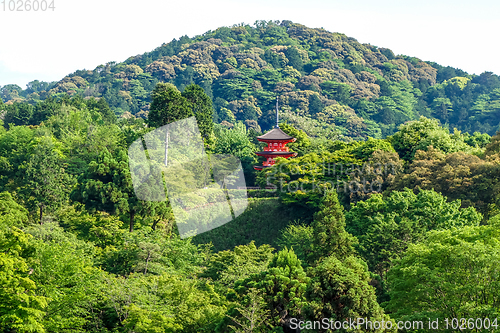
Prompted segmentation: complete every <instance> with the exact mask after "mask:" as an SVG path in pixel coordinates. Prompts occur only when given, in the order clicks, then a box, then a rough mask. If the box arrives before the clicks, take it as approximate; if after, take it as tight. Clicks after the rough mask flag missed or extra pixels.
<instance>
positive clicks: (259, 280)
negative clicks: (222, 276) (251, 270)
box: [228, 248, 309, 327]
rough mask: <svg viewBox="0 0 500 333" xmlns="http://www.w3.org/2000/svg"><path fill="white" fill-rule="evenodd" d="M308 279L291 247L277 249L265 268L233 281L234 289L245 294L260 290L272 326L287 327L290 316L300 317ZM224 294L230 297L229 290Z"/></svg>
mask: <svg viewBox="0 0 500 333" xmlns="http://www.w3.org/2000/svg"><path fill="white" fill-rule="evenodd" d="M308 282H309V278H308V277H307V275H306V273H305V272H304V269H303V268H302V265H301V263H300V260H299V259H298V258H297V256H296V255H295V253H294V252H293V250H292V249H290V250H288V249H286V248H285V249H283V250H281V251H280V252H278V253H277V254H276V255H275V256H274V257H273V259H272V261H271V262H270V263H269V266H268V268H267V270H266V271H263V272H260V273H256V274H253V275H251V276H250V277H248V278H246V279H244V280H240V281H237V282H236V284H235V287H234V289H235V291H236V292H237V293H238V294H239V295H246V294H248V293H249V292H251V289H252V288H255V289H257V290H262V296H263V298H264V301H265V302H266V304H267V308H268V309H269V311H270V316H271V324H272V325H273V326H282V327H283V326H288V325H289V321H290V319H291V318H293V317H295V318H297V317H299V316H301V309H302V307H303V306H304V304H305V298H304V293H305V290H306V286H307V283H308ZM228 297H232V296H231V293H230V294H229V295H228Z"/></svg>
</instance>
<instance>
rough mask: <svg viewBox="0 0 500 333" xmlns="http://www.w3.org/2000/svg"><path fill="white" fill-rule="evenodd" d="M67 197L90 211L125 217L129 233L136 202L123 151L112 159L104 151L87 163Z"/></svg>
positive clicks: (138, 205)
mask: <svg viewBox="0 0 500 333" xmlns="http://www.w3.org/2000/svg"><path fill="white" fill-rule="evenodd" d="M71 196H72V199H73V200H75V201H78V202H81V203H83V204H84V205H85V208H86V209H87V210H88V211H90V212H96V211H103V212H107V213H110V214H117V215H119V214H128V216H129V230H130V232H132V231H133V230H134V221H135V220H134V218H135V214H136V213H137V211H138V210H139V208H140V202H139V200H138V199H137V197H136V196H135V193H134V187H133V184H132V178H131V175H130V171H129V168H128V163H127V154H126V152H124V151H119V152H118V153H117V154H116V155H115V156H113V155H112V154H111V153H110V152H109V151H108V150H107V149H104V150H103V151H102V152H101V153H100V154H99V158H98V160H97V161H92V162H90V163H89V165H88V169H87V171H86V172H85V174H83V175H81V176H80V178H79V180H78V186H77V187H76V189H75V190H74V191H73V193H72V194H71Z"/></svg>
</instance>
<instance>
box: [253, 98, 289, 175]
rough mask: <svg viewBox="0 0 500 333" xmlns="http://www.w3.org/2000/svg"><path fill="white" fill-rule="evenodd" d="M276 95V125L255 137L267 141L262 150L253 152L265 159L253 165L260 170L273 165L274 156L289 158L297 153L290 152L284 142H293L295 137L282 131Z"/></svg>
mask: <svg viewBox="0 0 500 333" xmlns="http://www.w3.org/2000/svg"><path fill="white" fill-rule="evenodd" d="M278 110H279V109H278V96H276V127H275V128H273V129H272V130H270V131H269V132H267V133H266V134H264V135H261V136H258V137H257V138H256V139H257V140H259V141H260V142H265V143H267V147H264V151H260V152H257V153H255V154H256V155H257V156H262V157H265V158H266V160H265V161H264V163H262V165H255V166H254V169H255V170H262V169H264V168H269V167H271V166H273V165H274V163H275V160H274V159H275V158H276V157H283V158H289V157H294V156H297V153H294V152H291V151H290V150H289V149H288V147H286V144H287V143H289V142H295V140H296V138H294V137H293V136H290V135H288V134H286V133H285V132H283V130H282V129H281V128H280V126H279V114H278Z"/></svg>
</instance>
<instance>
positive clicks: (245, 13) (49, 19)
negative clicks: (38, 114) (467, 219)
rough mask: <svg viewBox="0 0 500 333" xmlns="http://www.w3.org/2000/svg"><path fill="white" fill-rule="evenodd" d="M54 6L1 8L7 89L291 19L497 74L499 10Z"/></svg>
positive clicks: (411, 5) (300, 4)
mask: <svg viewBox="0 0 500 333" xmlns="http://www.w3.org/2000/svg"><path fill="white" fill-rule="evenodd" d="M5 1H7V2H8V1H10V0H5ZM39 1H41V0H39ZM47 1H49V2H50V1H52V0H47ZM53 1H54V5H55V10H54V11H52V10H50V11H46V12H33V11H32V12H11V11H8V10H6V11H4V10H3V8H2V7H1V5H0V32H1V34H0V41H1V42H2V43H1V47H0V86H2V85H6V84H9V83H15V84H18V85H20V86H21V87H22V88H25V87H26V83H28V82H30V81H33V80H35V79H38V80H43V81H56V80H60V79H62V78H63V77H64V76H65V75H67V74H69V73H72V72H74V71H75V70H78V69H94V68H95V67H97V66H98V65H100V64H105V63H107V62H109V61H118V62H119V61H123V60H125V59H127V58H128V57H129V56H134V55H137V54H142V53H144V52H146V51H151V50H153V49H154V48H156V47H158V46H160V45H161V44H162V43H165V42H169V41H171V40H172V39H173V38H179V37H180V36H182V35H188V36H190V37H192V36H195V35H199V34H202V33H204V32H206V31H207V30H213V29H216V28H218V27H220V26H231V25H233V24H236V23H242V22H244V23H253V22H255V21H256V20H285V19H286V20H291V21H293V22H297V23H301V24H304V25H307V26H309V27H318V28H319V27H322V28H325V29H326V30H328V31H331V32H341V33H345V34H346V35H348V36H350V37H354V38H356V39H357V40H358V41H360V42H362V43H370V44H372V45H376V46H379V47H387V48H390V49H392V50H393V51H394V53H396V54H405V55H410V56H415V57H418V58H421V59H422V60H429V61H435V62H437V63H439V64H441V65H445V66H452V67H457V68H460V69H463V70H465V71H467V72H469V73H475V74H480V73H482V72H484V71H492V72H494V73H496V74H500V61H498V54H499V51H500V43H498V31H499V27H500V18H499V16H498V15H499V13H500V2H494V1H485V0H477V1H474V2H473V1H463V0H455V1H438V0H435V1H430V0H419V1H405V0H399V1H396V0H378V1H368V0H362V1H356V0H351V1H345V0H343V1H338V0H330V1H319V0H310V1H308V2H305V1H303V0H301V1H298V0H286V1H285V0H278V1H272V0H267V1H265V0H256V1H253V2H237V1H230V0H214V1H199V0H193V1H190V2H180V1H177V2H172V1H162V2H160V1H151V0H142V1H140V2H139V1H129V0H122V1H116V0H101V1H97V0H87V1H70V0H53Z"/></svg>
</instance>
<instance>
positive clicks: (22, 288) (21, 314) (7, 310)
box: [0, 224, 47, 332]
mask: <svg viewBox="0 0 500 333" xmlns="http://www.w3.org/2000/svg"><path fill="white" fill-rule="evenodd" d="M29 239H30V236H29V235H27V234H25V233H24V232H22V231H21V230H20V229H18V228H16V227H11V228H6V227H5V225H3V224H2V225H0V285H1V286H2V288H0V328H1V329H2V331H4V332H45V329H44V327H43V324H42V318H43V316H44V315H45V311H46V307H47V299H46V298H45V297H43V296H41V295H37V293H36V289H37V286H36V283H35V282H34V281H33V279H32V276H31V274H32V273H33V270H32V269H30V268H29V266H28V262H27V259H29V258H30V257H32V256H33V247H32V246H31V244H30V241H29Z"/></svg>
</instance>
